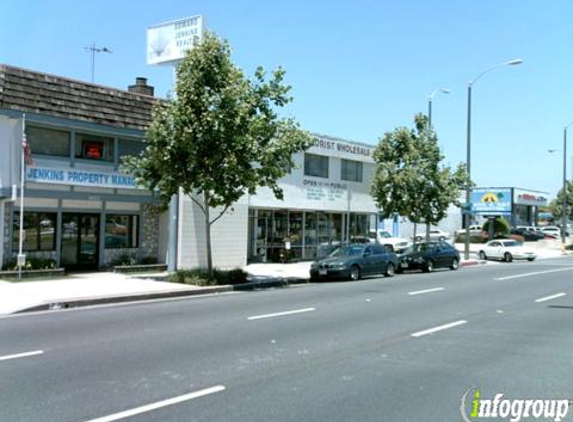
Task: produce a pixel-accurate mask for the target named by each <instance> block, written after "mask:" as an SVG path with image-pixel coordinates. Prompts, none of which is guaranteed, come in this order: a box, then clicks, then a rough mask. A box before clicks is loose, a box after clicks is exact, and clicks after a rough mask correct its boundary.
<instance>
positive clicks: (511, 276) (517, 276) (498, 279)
mask: <svg viewBox="0 0 573 422" xmlns="http://www.w3.org/2000/svg"><path fill="white" fill-rule="evenodd" d="M572 270H573V267H571V268H559V269H557V270H547V271H538V272H535V273H525V274H516V275H510V276H507V277H499V278H494V280H497V281H503V280H511V279H513V278H522V277H532V276H534V275H540V274H549V273H558V272H561V271H572Z"/></svg>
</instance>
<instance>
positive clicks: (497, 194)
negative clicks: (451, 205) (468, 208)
mask: <svg viewBox="0 0 573 422" xmlns="http://www.w3.org/2000/svg"><path fill="white" fill-rule="evenodd" d="M547 198H548V194H547V193H546V192H539V191H534V190H529V189H521V188H515V187H507V188H495V187H493V188H475V189H473V190H472V214H473V215H475V216H478V217H483V218H487V217H496V216H503V217H505V218H506V219H507V220H508V221H509V223H510V224H511V226H512V227H515V226H536V225H538V222H539V208H540V207H543V206H547V204H548V199H547Z"/></svg>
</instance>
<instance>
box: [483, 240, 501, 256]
mask: <svg viewBox="0 0 573 422" xmlns="http://www.w3.org/2000/svg"><path fill="white" fill-rule="evenodd" d="M486 253H487V256H488V257H491V258H495V259H500V258H501V256H502V245H501V243H500V242H491V243H490V247H489V252H486Z"/></svg>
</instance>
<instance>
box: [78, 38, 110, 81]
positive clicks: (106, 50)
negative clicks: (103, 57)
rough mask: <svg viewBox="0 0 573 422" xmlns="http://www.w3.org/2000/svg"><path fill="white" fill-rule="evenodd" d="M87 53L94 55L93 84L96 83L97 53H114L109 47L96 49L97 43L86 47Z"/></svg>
mask: <svg viewBox="0 0 573 422" xmlns="http://www.w3.org/2000/svg"><path fill="white" fill-rule="evenodd" d="M84 49H85V50H86V51H87V52H90V53H92V83H93V82H94V72H95V53H113V51H111V50H110V49H109V48H107V47H101V48H100V47H96V45H95V43H94V44H92V45H90V46H89V47H84Z"/></svg>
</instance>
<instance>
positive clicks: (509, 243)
mask: <svg viewBox="0 0 573 422" xmlns="http://www.w3.org/2000/svg"><path fill="white" fill-rule="evenodd" d="M521 245H522V243H521V242H518V241H517V240H508V241H506V242H503V246H505V247H506V248H515V247H516V246H521Z"/></svg>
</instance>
